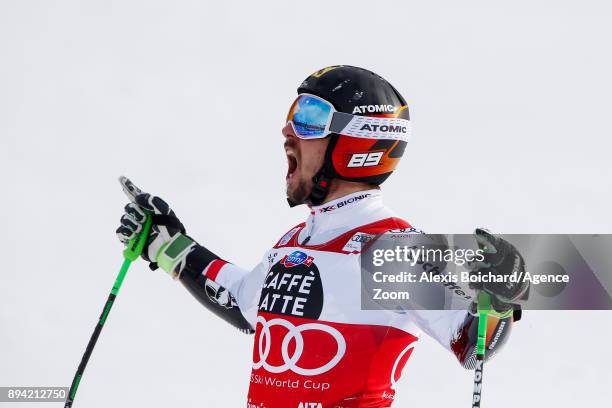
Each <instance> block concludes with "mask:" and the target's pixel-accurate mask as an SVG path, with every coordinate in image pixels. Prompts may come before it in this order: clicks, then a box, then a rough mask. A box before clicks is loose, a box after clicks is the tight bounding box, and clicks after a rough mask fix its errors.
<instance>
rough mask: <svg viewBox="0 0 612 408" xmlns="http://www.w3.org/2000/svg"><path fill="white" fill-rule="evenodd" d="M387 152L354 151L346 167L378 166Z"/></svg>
mask: <svg viewBox="0 0 612 408" xmlns="http://www.w3.org/2000/svg"><path fill="white" fill-rule="evenodd" d="M384 153H385V152H371V153H354V154H353V155H352V156H351V159H350V160H349V162H348V164H347V165H346V167H372V166H378V165H379V164H380V160H381V159H382V157H383V154H384Z"/></svg>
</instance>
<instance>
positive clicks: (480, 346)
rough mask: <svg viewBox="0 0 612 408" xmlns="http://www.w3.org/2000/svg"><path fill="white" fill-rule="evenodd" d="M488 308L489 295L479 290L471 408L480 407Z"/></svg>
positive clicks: (489, 305) (489, 308)
mask: <svg viewBox="0 0 612 408" xmlns="http://www.w3.org/2000/svg"><path fill="white" fill-rule="evenodd" d="M489 310H491V296H490V295H489V294H488V293H486V292H484V291H480V293H479V294H478V338H477V340H476V367H475V370H474V393H473V395H472V408H479V407H480V400H481V396H482V375H483V374H482V373H483V369H484V357H485V349H486V344H487V316H488V314H489Z"/></svg>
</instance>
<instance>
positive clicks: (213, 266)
mask: <svg viewBox="0 0 612 408" xmlns="http://www.w3.org/2000/svg"><path fill="white" fill-rule="evenodd" d="M226 263H227V261H224V260H223V259H215V260H214V261H212V262H211V263H210V264H209V265H208V267H207V268H206V271H204V275H205V276H206V277H207V278H208V279H212V280H215V279H217V275H218V274H219V271H220V270H221V268H223V265H225V264H226Z"/></svg>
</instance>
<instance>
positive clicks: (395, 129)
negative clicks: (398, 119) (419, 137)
mask: <svg viewBox="0 0 612 408" xmlns="http://www.w3.org/2000/svg"><path fill="white" fill-rule="evenodd" d="M359 130H367V131H369V132H383V133H384V132H387V133H408V128H407V127H406V126H401V125H371V124H368V123H366V124H364V125H363V126H362V127H361V129H359Z"/></svg>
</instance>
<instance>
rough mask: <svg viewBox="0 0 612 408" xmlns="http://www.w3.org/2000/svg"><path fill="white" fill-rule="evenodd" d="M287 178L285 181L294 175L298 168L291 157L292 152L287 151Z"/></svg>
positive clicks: (295, 160) (295, 161) (294, 158)
mask: <svg viewBox="0 0 612 408" xmlns="http://www.w3.org/2000/svg"><path fill="white" fill-rule="evenodd" d="M286 153H287V177H286V180H289V179H290V178H291V176H293V174H294V173H295V171H296V170H297V167H298V161H297V158H296V157H295V156H294V155H293V152H290V151H287V152H286Z"/></svg>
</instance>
